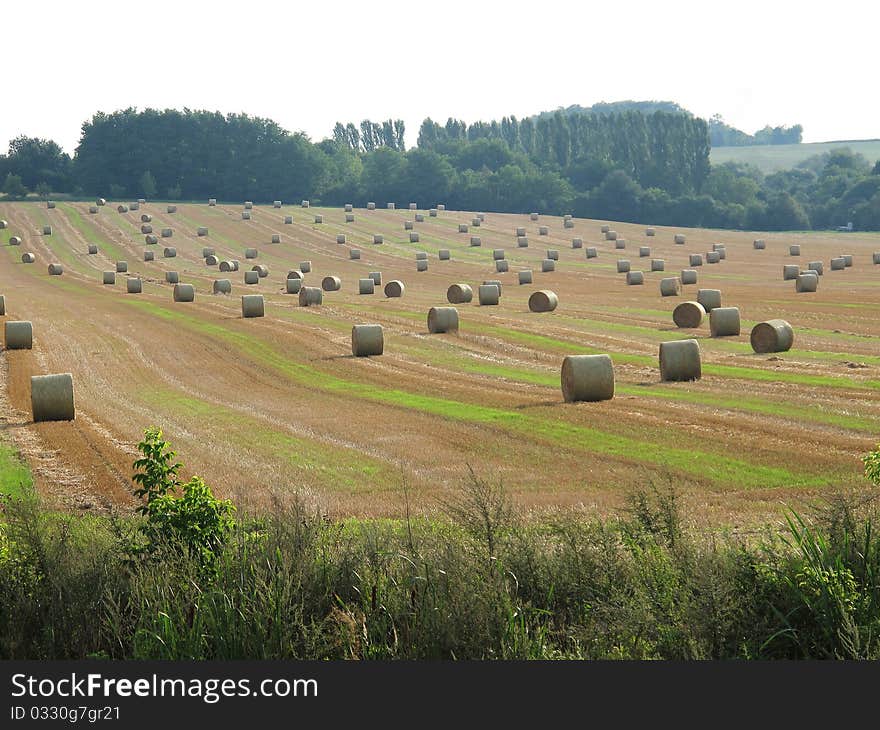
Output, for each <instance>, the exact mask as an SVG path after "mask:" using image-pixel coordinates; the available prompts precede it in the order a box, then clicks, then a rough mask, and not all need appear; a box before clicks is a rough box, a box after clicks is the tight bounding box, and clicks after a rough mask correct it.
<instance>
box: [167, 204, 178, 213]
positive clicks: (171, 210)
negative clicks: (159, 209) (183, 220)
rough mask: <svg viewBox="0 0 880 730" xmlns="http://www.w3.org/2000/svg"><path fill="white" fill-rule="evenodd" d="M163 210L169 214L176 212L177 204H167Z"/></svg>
mask: <svg viewBox="0 0 880 730" xmlns="http://www.w3.org/2000/svg"><path fill="white" fill-rule="evenodd" d="M165 210H166V212H167V213H169V214H171V213H176V212H177V206H176V205H169V206H168V207H167V208H166V209H165Z"/></svg>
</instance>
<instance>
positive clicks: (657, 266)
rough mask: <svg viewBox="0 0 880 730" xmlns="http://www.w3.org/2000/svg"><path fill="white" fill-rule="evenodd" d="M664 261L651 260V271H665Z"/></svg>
mask: <svg viewBox="0 0 880 730" xmlns="http://www.w3.org/2000/svg"><path fill="white" fill-rule="evenodd" d="M665 270H666V261H664V260H663V259H651V271H665Z"/></svg>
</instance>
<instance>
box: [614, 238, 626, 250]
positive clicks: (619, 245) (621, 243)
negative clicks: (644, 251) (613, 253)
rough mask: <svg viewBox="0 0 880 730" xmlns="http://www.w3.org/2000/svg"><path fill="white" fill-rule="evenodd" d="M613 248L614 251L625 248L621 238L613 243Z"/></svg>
mask: <svg viewBox="0 0 880 730" xmlns="http://www.w3.org/2000/svg"><path fill="white" fill-rule="evenodd" d="M614 248H616V249H621V248H626V241H625V240H624V239H623V238H618V239H617V240H616V241H615V242H614Z"/></svg>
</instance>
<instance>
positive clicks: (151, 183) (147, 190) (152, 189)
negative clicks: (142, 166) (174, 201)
mask: <svg viewBox="0 0 880 730" xmlns="http://www.w3.org/2000/svg"><path fill="white" fill-rule="evenodd" d="M140 191H141V194H142V195H143V196H144V198H146V199H147V200H149V199H151V198H154V197H155V196H156V191H157V188H156V179H155V178H154V177H153V173H152V172H150V171H149V170H146V171H144V174H143V175H141V179H140Z"/></svg>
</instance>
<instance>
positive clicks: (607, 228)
mask: <svg viewBox="0 0 880 730" xmlns="http://www.w3.org/2000/svg"><path fill="white" fill-rule="evenodd" d="M610 230H611V226H609V225H608V224H605V225H603V226H601V227H600V228H599V231H601V232H602V233H608V231H610Z"/></svg>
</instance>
